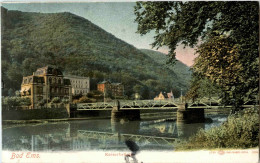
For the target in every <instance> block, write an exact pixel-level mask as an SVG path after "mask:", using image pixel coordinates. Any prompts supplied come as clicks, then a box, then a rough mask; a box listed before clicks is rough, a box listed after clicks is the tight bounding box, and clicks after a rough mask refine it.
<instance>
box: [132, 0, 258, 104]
mask: <svg viewBox="0 0 260 163" xmlns="http://www.w3.org/2000/svg"><path fill="white" fill-rule="evenodd" d="M258 13H259V4H258V2H234V1H233V2H228V1H225V2H220V1H217V2H156V3H154V2H137V4H136V7H135V14H136V22H137V23H138V32H139V33H140V34H142V35H143V34H146V33H148V32H150V31H155V34H156V36H155V37H154V39H155V41H154V43H153V46H154V47H157V48H158V47H161V46H168V47H169V48H170V57H171V60H170V61H173V60H175V52H174V51H175V49H176V47H177V46H178V45H179V44H184V45H185V46H190V47H194V46H197V48H198V50H197V53H198V54H199V57H198V58H197V59H196V61H195V65H194V71H196V72H197V74H201V75H203V76H205V77H207V78H208V79H210V80H211V81H212V82H214V83H215V84H217V85H218V86H219V87H220V88H221V89H222V91H223V92H224V96H223V97H225V99H226V100H225V101H226V102H227V103H229V101H230V100H231V99H235V101H236V106H239V105H241V104H242V103H243V102H245V101H247V100H249V99H251V98H252V96H254V95H257V93H258V83H259V73H258V66H259V59H258V54H259V52H258V43H259V24H258ZM193 85H194V88H192V89H193V91H195V90H196V89H198V87H197V86H196V84H194V83H193ZM196 87H197V88H196Z"/></svg>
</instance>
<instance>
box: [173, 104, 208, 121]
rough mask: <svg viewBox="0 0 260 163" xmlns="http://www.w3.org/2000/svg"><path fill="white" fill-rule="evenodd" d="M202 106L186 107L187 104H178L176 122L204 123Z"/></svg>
mask: <svg viewBox="0 0 260 163" xmlns="http://www.w3.org/2000/svg"><path fill="white" fill-rule="evenodd" d="M204 122H205V115H204V108H188V105H187V104H182V105H179V106H178V110H177V123H204Z"/></svg>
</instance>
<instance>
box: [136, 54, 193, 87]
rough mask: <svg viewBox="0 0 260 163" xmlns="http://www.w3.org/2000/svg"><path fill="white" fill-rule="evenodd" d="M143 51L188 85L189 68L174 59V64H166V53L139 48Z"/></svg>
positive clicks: (189, 77)
mask: <svg viewBox="0 0 260 163" xmlns="http://www.w3.org/2000/svg"><path fill="white" fill-rule="evenodd" d="M140 50H141V51H142V52H143V53H145V54H146V55H148V56H149V57H150V58H152V59H153V60H154V61H155V62H156V63H158V64H159V65H162V66H165V67H166V66H167V67H169V69H170V70H172V71H173V72H174V73H175V74H176V75H177V77H178V78H179V79H181V80H182V81H183V82H184V84H185V85H188V84H189V82H190V79H191V71H190V68H189V67H188V66H187V65H185V64H184V63H182V62H180V61H176V63H175V65H170V64H166V62H167V60H168V58H167V55H165V54H163V53H161V52H158V51H154V50H149V49H140Z"/></svg>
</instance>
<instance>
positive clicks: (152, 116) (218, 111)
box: [2, 109, 230, 125]
mask: <svg viewBox="0 0 260 163" xmlns="http://www.w3.org/2000/svg"><path fill="white" fill-rule="evenodd" d="M229 111H230V110H229V109H205V114H228V113H229ZM159 114H160V118H158V113H141V119H142V120H145V121H147V120H158V119H168V117H169V115H170V116H172V118H176V112H160V113H159ZM109 118H111V117H110V116H93V117H81V118H59V119H58V118H57V119H31V120H2V125H18V124H31V123H48V122H63V121H81V120H93V119H109Z"/></svg>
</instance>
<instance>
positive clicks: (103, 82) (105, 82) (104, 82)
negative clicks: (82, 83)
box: [98, 80, 111, 84]
mask: <svg viewBox="0 0 260 163" xmlns="http://www.w3.org/2000/svg"><path fill="white" fill-rule="evenodd" d="M107 83H109V84H110V83H111V82H110V81H106V80H104V81H102V82H99V83H98V84H107Z"/></svg>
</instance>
